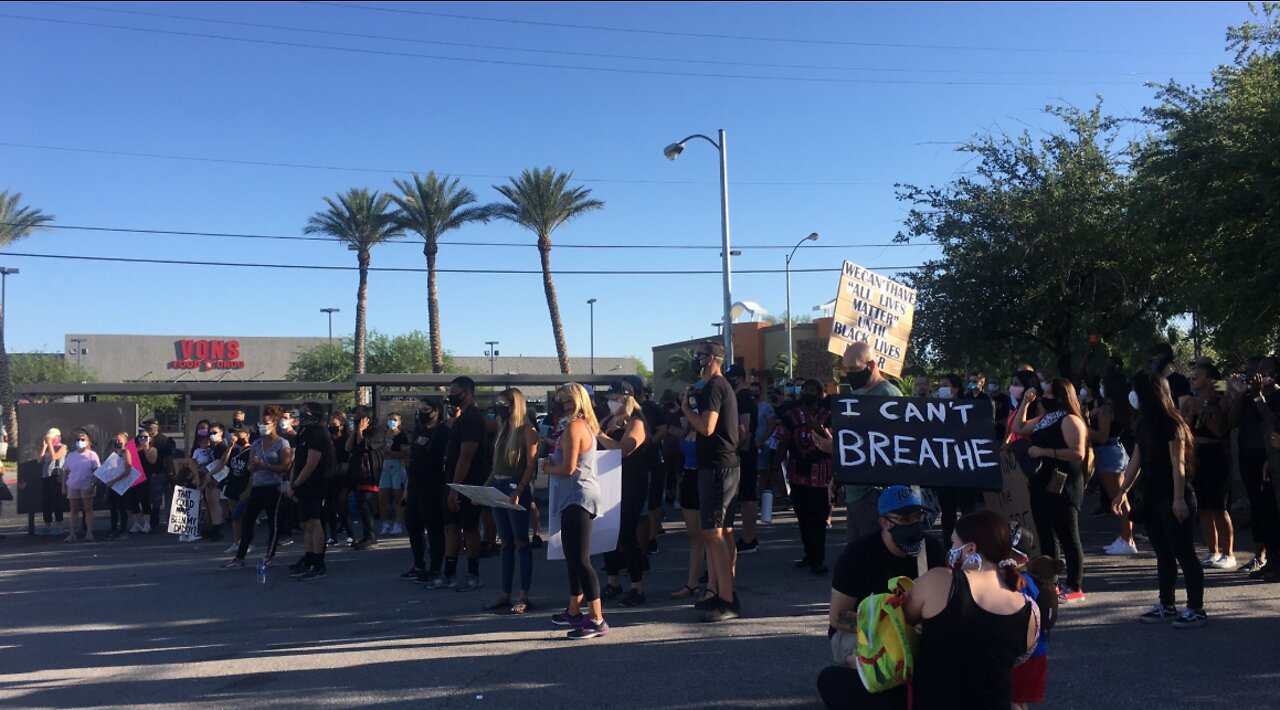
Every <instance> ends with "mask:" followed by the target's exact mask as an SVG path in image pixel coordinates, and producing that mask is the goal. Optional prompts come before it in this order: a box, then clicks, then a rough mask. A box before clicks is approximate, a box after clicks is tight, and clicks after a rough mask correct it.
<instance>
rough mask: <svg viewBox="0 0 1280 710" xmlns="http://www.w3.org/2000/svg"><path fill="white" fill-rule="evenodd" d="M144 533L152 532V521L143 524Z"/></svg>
mask: <svg viewBox="0 0 1280 710" xmlns="http://www.w3.org/2000/svg"><path fill="white" fill-rule="evenodd" d="M142 532H143V533H150V532H151V521H147V522H145V523H143V524H142Z"/></svg>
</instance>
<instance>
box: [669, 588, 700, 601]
mask: <svg viewBox="0 0 1280 710" xmlns="http://www.w3.org/2000/svg"><path fill="white" fill-rule="evenodd" d="M697 593H698V588H697V587H690V586H689V585H687V584H686V585H683V586H682V587H680V588H679V589H677V590H675V591H674V592H672V593H671V598H672V599H688V598H689V597H692V596H693V595H695V594H697Z"/></svg>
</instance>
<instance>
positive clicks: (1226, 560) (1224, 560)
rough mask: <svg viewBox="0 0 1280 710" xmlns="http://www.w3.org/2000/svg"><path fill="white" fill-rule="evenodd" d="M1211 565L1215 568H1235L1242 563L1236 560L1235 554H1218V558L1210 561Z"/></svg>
mask: <svg viewBox="0 0 1280 710" xmlns="http://www.w3.org/2000/svg"><path fill="white" fill-rule="evenodd" d="M1209 566H1210V567H1212V568H1214V569H1227V570H1235V569H1236V568H1237V567H1239V566H1240V563H1239V562H1237V561H1236V556H1235V555H1225V556H1224V555H1218V559H1216V560H1214V561H1213V562H1210V563H1209Z"/></svg>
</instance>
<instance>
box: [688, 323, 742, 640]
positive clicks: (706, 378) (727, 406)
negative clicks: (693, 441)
mask: <svg viewBox="0 0 1280 710" xmlns="http://www.w3.org/2000/svg"><path fill="white" fill-rule="evenodd" d="M723 364H724V347H722V346H721V345H720V344H719V343H716V342H714V341H710V340H708V341H704V342H703V343H701V344H700V345H699V346H698V348H697V352H695V353H694V354H693V360H692V361H691V362H690V365H691V366H692V368H693V370H694V371H696V372H697V375H698V378H699V382H697V383H695V384H694V385H693V386H691V387H690V388H689V389H688V391H687V392H686V393H685V396H684V397H682V398H681V404H680V407H681V410H682V411H683V412H684V415H685V417H686V418H687V419H688V420H689V426H691V427H693V429H694V431H696V432H697V434H698V438H697V453H698V510H699V515H700V517H701V523H702V535H703V538H704V540H705V542H706V544H707V555H708V557H710V565H709V570H708V586H707V591H708V593H710V592H712V591H714V592H715V596H710V594H708V596H707V597H706V598H704V599H703V600H702V601H700V602H698V604H699V605H700V607H699V608H701V609H703V614H702V617H701V620H702V621H726V620H728V619H736V618H738V597H737V594H735V593H734V588H733V584H734V566H735V565H736V563H737V557H738V555H737V549H736V548H735V546H734V540H733V515H734V508H735V506H736V505H737V498H738V482H739V478H740V470H741V469H740V468H739V465H738V427H739V423H738V403H737V399H736V398H735V396H734V393H733V388H732V387H731V386H729V381H728V380H726V379H725V378H724V377H723V376H722V375H721V374H720V372H721V370H720V368H721V367H722V366H723ZM698 385H701V387H699V386H698Z"/></svg>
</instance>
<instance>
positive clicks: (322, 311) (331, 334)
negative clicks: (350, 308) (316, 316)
mask: <svg viewBox="0 0 1280 710" xmlns="http://www.w3.org/2000/svg"><path fill="white" fill-rule="evenodd" d="M341 310H342V309H341V308H321V309H320V312H321V313H328V314H329V344H330V345H333V314H334V313H337V312H339V311H341Z"/></svg>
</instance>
